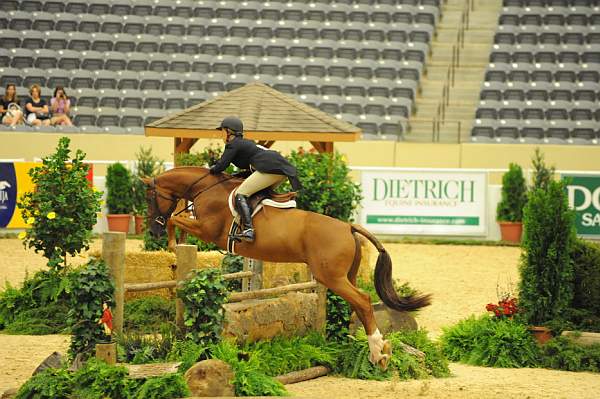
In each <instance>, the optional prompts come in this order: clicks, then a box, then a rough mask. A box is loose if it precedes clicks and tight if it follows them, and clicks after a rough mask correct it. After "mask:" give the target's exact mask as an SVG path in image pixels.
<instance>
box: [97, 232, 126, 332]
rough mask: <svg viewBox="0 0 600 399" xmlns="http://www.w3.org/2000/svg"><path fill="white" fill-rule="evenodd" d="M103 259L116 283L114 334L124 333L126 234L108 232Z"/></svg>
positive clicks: (103, 243)
mask: <svg viewBox="0 0 600 399" xmlns="http://www.w3.org/2000/svg"><path fill="white" fill-rule="evenodd" d="M102 259H104V262H106V265H107V266H108V269H109V271H110V276H111V277H112V279H113V281H114V283H115V304H114V307H113V308H112V312H113V332H114V333H116V334H121V333H122V332H123V309H124V305H125V233H119V232H114V231H111V232H107V233H104V235H103V239H102Z"/></svg>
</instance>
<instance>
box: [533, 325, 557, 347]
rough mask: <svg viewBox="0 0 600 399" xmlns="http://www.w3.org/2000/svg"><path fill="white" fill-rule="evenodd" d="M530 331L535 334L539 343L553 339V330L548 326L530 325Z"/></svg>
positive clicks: (542, 343) (534, 336)
mask: <svg viewBox="0 0 600 399" xmlns="http://www.w3.org/2000/svg"><path fill="white" fill-rule="evenodd" d="M528 330H529V332H531V333H532V334H533V338H535V340H536V341H537V343H538V344H539V345H544V344H545V343H546V342H548V341H550V340H551V339H552V331H550V329H549V328H546V327H529V328H528Z"/></svg>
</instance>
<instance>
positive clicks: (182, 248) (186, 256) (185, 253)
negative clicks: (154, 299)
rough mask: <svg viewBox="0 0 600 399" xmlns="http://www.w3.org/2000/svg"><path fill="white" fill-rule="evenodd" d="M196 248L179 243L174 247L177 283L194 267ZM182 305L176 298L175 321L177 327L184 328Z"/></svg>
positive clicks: (185, 277) (184, 278)
mask: <svg viewBox="0 0 600 399" xmlns="http://www.w3.org/2000/svg"><path fill="white" fill-rule="evenodd" d="M197 252H198V249H197V248H196V246H195V245H186V244H179V245H177V246H176V247H175V255H176V256H177V260H176V262H177V268H176V269H175V280H176V281H177V284H179V282H181V281H184V280H186V279H187V276H188V274H189V272H190V271H192V270H193V269H195V268H196V259H197V256H198V255H197ZM183 313H184V307H183V301H182V300H181V299H179V298H177V302H176V305H175V323H176V324H177V327H179V328H184V327H185V326H184V318H183Z"/></svg>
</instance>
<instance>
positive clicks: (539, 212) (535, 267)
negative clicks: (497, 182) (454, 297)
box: [519, 180, 575, 325]
mask: <svg viewBox="0 0 600 399" xmlns="http://www.w3.org/2000/svg"><path fill="white" fill-rule="evenodd" d="M523 222H524V237H523V245H522V246H523V249H524V252H523V255H522V256H521V265H520V275H521V282H520V285H519V292H520V293H519V307H520V308H521V309H522V311H523V314H524V317H525V319H526V321H527V322H529V323H530V324H537V325H539V324H542V323H546V322H548V321H550V320H553V319H556V318H558V317H560V316H561V314H562V313H564V310H565V309H566V308H567V307H569V306H570V304H571V302H572V300H573V265H572V262H571V260H570V256H569V253H570V249H571V245H572V243H573V242H574V240H575V225H574V217H573V212H572V211H571V210H570V209H569V204H568V199H567V194H566V190H565V186H564V183H563V182H560V181H554V180H550V181H549V182H548V185H547V187H546V189H543V188H537V189H534V190H533V191H532V192H531V193H530V195H529V201H528V202H527V205H526V206H525V210H524V219H523Z"/></svg>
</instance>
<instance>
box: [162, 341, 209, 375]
mask: <svg viewBox="0 0 600 399" xmlns="http://www.w3.org/2000/svg"><path fill="white" fill-rule="evenodd" d="M207 352H208V347H207V346H203V345H200V344H197V343H195V342H194V341H192V340H189V339H188V340H184V341H175V342H174V343H173V346H172V347H171V351H170V352H169V353H168V354H167V358H166V360H168V361H178V362H181V364H180V365H179V372H180V373H185V372H186V371H187V370H188V369H189V368H190V367H192V366H193V365H194V364H196V362H199V361H200V360H204V359H206V358H207Z"/></svg>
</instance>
